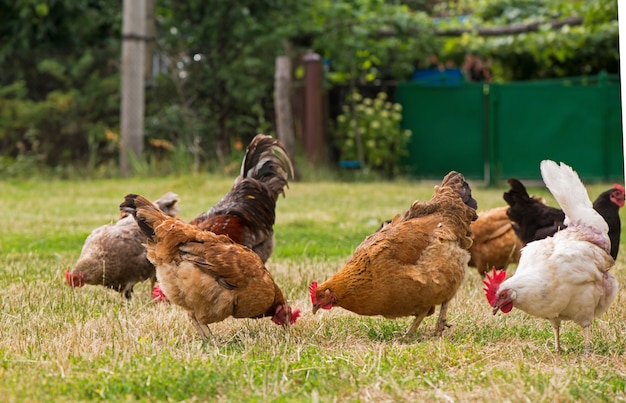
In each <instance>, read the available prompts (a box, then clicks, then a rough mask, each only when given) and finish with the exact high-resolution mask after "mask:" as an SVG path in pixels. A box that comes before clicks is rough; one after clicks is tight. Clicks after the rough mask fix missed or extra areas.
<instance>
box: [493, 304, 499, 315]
mask: <svg viewBox="0 0 626 403" xmlns="http://www.w3.org/2000/svg"><path fill="white" fill-rule="evenodd" d="M499 310H500V307H499V306H498V305H496V306H494V307H493V314H494V315H495V314H497V313H498V311H499Z"/></svg>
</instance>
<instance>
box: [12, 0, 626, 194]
mask: <svg viewBox="0 0 626 403" xmlns="http://www.w3.org/2000/svg"><path fill="white" fill-rule="evenodd" d="M618 62H619V54H618V25H617V2H616V1H614V0H588V1H575V0H457V1H454V0H450V1H439V0H406V1H400V0H387V1H383V0H333V1H325V0H319V1H317V0H247V1H246V0H242V1H226V0H224V1H219V0H218V1H209V2H207V1H202V0H187V1H182V2H181V1H173V0H125V1H110V0H81V1H76V0H47V1H44V0H23V1H13V0H0V66H1V67H2V68H1V70H0V71H1V74H0V174H2V177H4V178H11V177H18V178H19V177H28V176H32V175H54V176H59V177H62V178H77V177H80V178H99V177H104V178H106V177H116V176H120V175H122V176H125V175H133V174H142V175H165V174H178V173H187V172H206V171H211V172H225V173H227V174H232V173H234V172H235V171H237V170H238V169H239V166H240V161H241V158H242V157H243V154H244V153H245V147H246V145H247V144H248V142H249V141H250V140H251V139H252V138H253V137H254V135H255V134H256V133H266V134H270V135H273V136H276V137H278V138H280V139H281V140H282V141H283V142H284V143H285V145H286V147H287V148H288V149H289V151H290V153H291V154H292V155H293V156H294V159H295V161H296V165H297V171H298V172H299V173H300V175H299V176H300V177H302V176H306V173H307V172H316V171H326V172H331V173H333V174H336V175H338V177H340V178H345V177H348V176H350V175H353V176H354V175H363V176H361V177H376V178H386V179H388V178H395V177H409V178H416V179H429V178H441V176H442V175H444V174H445V173H447V172H448V171H449V170H451V169H456V170H459V171H461V172H463V173H464V174H465V175H466V176H467V177H468V178H472V179H476V180H483V181H485V182H486V183H492V184H493V183H498V182H501V181H504V180H506V179H507V178H509V177H512V176H515V177H518V178H520V179H529V180H533V179H537V180H538V179H540V174H539V169H538V166H539V161H540V160H542V159H545V158H550V159H554V160H562V161H564V162H567V163H568V164H570V165H572V166H573V167H575V169H576V170H577V171H578V172H579V174H580V176H581V178H582V179H583V180H598V181H613V180H622V179H623V152H622V129H621V107H620V95H619V75H618ZM368 175H369V176H368Z"/></svg>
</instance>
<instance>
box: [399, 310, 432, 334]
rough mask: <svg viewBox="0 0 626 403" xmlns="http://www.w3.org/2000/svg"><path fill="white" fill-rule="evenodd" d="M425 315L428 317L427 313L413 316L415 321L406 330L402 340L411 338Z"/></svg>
mask: <svg viewBox="0 0 626 403" xmlns="http://www.w3.org/2000/svg"><path fill="white" fill-rule="evenodd" d="M427 315H428V311H426V312H422V313H420V314H418V315H415V320H414V321H413V323H412V324H411V327H409V330H407V331H406V333H405V334H404V338H406V339H408V338H409V337H411V336H413V334H414V333H415V331H416V330H417V328H418V327H419V325H420V323H422V321H423V320H424V318H425V317H426V316H427Z"/></svg>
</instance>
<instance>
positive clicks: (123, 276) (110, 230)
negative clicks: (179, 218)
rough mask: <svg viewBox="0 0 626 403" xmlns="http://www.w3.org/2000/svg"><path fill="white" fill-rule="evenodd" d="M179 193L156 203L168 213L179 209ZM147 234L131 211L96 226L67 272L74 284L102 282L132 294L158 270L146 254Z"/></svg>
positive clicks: (129, 296) (119, 290)
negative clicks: (138, 224)
mask: <svg viewBox="0 0 626 403" xmlns="http://www.w3.org/2000/svg"><path fill="white" fill-rule="evenodd" d="M178 201H179V199H178V195H176V194H174V193H171V192H168V193H166V194H165V195H163V196H162V197H161V198H160V199H159V200H157V201H156V204H157V205H158V206H159V208H161V209H162V210H163V211H164V212H166V213H167V214H170V215H172V216H175V215H176V214H177V213H178V207H177V203H178ZM145 242H146V236H145V235H144V234H143V233H142V232H141V231H140V229H139V227H138V226H137V223H136V222H135V219H134V218H133V217H132V216H129V215H127V214H121V218H120V219H119V220H118V221H117V222H115V223H112V224H107V225H103V226H101V227H98V228H96V229H94V230H93V231H92V232H91V234H90V235H89V236H88V237H87V238H86V239H85V242H84V244H83V248H82V250H81V254H80V257H79V258H78V261H77V262H76V265H75V266H74V269H73V270H72V271H71V272H67V273H66V280H67V282H68V284H69V285H70V286H75V287H81V286H83V285H84V284H90V285H102V286H104V287H107V288H111V289H113V290H115V291H118V292H120V293H121V294H122V295H123V296H125V297H126V298H129V299H130V298H131V296H132V292H133V287H134V286H135V284H137V283H139V282H142V281H145V280H150V281H152V283H153V284H154V282H155V280H156V272H155V270H154V266H153V265H152V263H150V262H149V261H148V259H147V258H146V248H145V247H144V243H145Z"/></svg>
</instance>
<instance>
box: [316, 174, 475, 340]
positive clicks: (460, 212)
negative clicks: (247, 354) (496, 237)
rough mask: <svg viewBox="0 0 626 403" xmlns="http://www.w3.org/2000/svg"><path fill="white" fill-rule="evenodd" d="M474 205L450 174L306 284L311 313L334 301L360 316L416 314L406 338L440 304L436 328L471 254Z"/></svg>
mask: <svg viewBox="0 0 626 403" xmlns="http://www.w3.org/2000/svg"><path fill="white" fill-rule="evenodd" d="M476 204H477V203H476V200H474V199H473V198H472V194H471V189H470V187H469V184H468V183H467V182H466V181H465V179H464V178H463V175H461V174H460V173H458V172H454V171H452V172H450V173H449V174H448V175H446V177H445V178H444V179H443V182H442V183H441V185H440V186H436V187H435V194H434V196H433V197H432V198H431V199H430V200H429V201H427V202H423V203H420V202H418V201H415V202H413V204H412V205H411V207H410V208H409V210H408V211H406V212H405V213H404V214H401V215H397V216H396V217H394V218H393V219H392V220H391V222H389V223H388V224H386V225H384V226H383V227H382V228H381V229H379V230H378V231H376V232H375V233H374V234H372V235H370V236H368V237H367V238H365V240H364V241H363V242H362V243H361V245H359V246H358V247H357V249H356V250H355V251H354V254H353V255H352V257H351V258H350V260H349V261H348V262H347V263H346V264H345V265H344V266H343V267H342V268H341V270H339V271H338V272H337V273H336V274H334V275H333V276H332V277H331V278H330V279H328V280H327V281H325V282H324V283H322V284H320V285H319V286H318V284H317V283H316V282H313V283H312V284H311V287H310V291H311V300H312V303H313V313H315V312H317V311H318V310H319V309H320V308H323V309H331V308H332V307H333V306H340V307H342V308H344V309H347V310H349V311H352V312H355V313H357V314H360V315H370V316H371V315H382V316H384V317H387V318H397V317H401V316H415V320H414V321H413V324H412V325H411V327H410V328H409V330H408V331H407V333H406V335H407V336H410V335H412V334H413V333H414V332H415V331H416V329H417V327H418V326H419V324H420V323H421V322H422V320H423V319H424V317H426V316H428V315H432V314H433V313H434V312H435V307H436V306H437V305H441V311H440V315H439V319H438V321H437V325H436V329H435V333H436V334H441V333H442V332H443V329H444V327H445V326H446V311H447V304H448V302H449V301H450V300H451V299H452V297H454V295H455V294H456V292H457V290H458V289H459V286H460V285H461V282H462V281H463V277H464V275H465V269H466V267H467V262H468V261H469V258H470V255H469V252H468V248H469V247H470V246H471V245H472V238H471V230H470V223H471V222H472V221H473V220H475V219H476Z"/></svg>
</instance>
